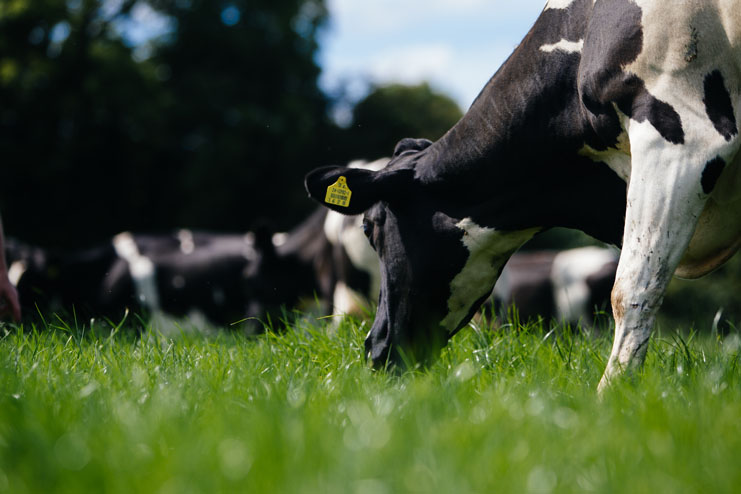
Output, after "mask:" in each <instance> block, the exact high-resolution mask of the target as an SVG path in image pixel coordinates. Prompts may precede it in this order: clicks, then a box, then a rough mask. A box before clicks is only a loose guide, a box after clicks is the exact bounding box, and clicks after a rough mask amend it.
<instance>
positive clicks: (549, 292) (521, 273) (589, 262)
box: [493, 247, 618, 325]
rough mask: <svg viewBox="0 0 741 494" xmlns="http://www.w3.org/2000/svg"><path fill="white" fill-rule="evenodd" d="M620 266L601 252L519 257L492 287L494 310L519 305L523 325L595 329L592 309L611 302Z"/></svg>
mask: <svg viewBox="0 0 741 494" xmlns="http://www.w3.org/2000/svg"><path fill="white" fill-rule="evenodd" d="M617 261H618V254H617V252H616V251H614V250H612V249H604V248H600V247H581V248H577V249H569V250H564V251H560V252H559V251H533V252H518V253H515V254H513V255H512V257H511V258H510V259H509V261H508V262H507V264H506V265H505V266H504V269H503V270H502V274H501V276H499V279H498V280H497V283H496V285H494V293H493V295H494V303H495V306H497V307H504V308H508V307H509V306H510V305H515V306H516V307H517V310H518V314H519V317H520V319H521V320H527V319H531V318H537V317H542V318H544V319H551V318H555V319H557V320H559V321H564V322H568V323H571V324H577V323H583V324H587V325H589V324H592V323H593V322H594V309H595V308H597V309H602V308H604V307H605V306H606V305H607V304H608V303H609V301H610V290H611V289H612V285H613V283H614V282H615V270H616V269H617Z"/></svg>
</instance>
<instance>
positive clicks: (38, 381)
mask: <svg viewBox="0 0 741 494" xmlns="http://www.w3.org/2000/svg"><path fill="white" fill-rule="evenodd" d="M325 324H326V321H322V322H316V321H315V322H308V321H306V320H303V321H298V322H297V323H296V324H295V327H294V328H292V329H290V330H288V331H284V332H281V333H268V334H266V335H264V336H261V337H258V338H247V337H243V336H238V335H234V334H230V333H226V332H217V333H215V334H210V335H199V334H193V333H191V332H187V331H182V332H179V333H178V334H175V335H171V336H163V335H161V334H159V333H157V332H154V331H152V332H147V333H145V334H144V335H143V336H142V337H141V338H137V337H136V336H134V335H133V334H132V333H133V332H127V331H125V330H117V331H109V330H105V329H102V327H100V328H98V329H96V330H94V331H89V330H87V331H85V330H83V329H75V328H70V327H68V326H66V325H64V324H56V325H54V324H49V325H48V327H47V328H46V329H44V330H43V331H37V330H35V329H33V328H32V329H31V330H28V329H26V330H11V331H8V332H6V334H5V336H4V337H3V338H2V340H1V341H0V492H12V493H25V492H44V493H46V492H59V493H80V492H96V493H97V492H106V493H122V494H123V493H126V494H130V493H132V492H142V493H163V494H166V493H177V494H187V493H201V492H203V493H206V492H208V493H214V492H256V493H272V492H281V493H284V492H301V493H323V494H325V493H360V494H384V493H397V492H424V493H432V492H451V493H468V492H480V493H489V492H512V493H525V492H565V493H566V492H568V493H570V492H598V493H609V492H630V493H641V492H647V493H652V494H656V493H663V492H672V493H681V492H738V489H739V486H740V485H741V468H739V458H741V363H740V362H739V349H740V347H741V339H740V338H739V335H738V333H732V334H731V335H729V336H727V337H725V338H724V339H721V338H719V337H717V336H710V335H707V336H703V337H700V336H696V335H695V336H680V335H678V334H663V335H661V334H659V335H655V336H654V338H653V340H652V344H651V347H650V349H649V352H648V358H647V361H646V366H645V368H644V370H643V372H642V373H641V374H640V375H638V376H634V377H633V378H630V379H625V380H622V381H620V382H617V383H615V386H614V387H613V388H612V389H611V390H610V392H609V393H607V394H606V395H605V396H604V397H603V398H602V399H599V398H598V397H597V395H596V392H595V389H596V385H597V382H598V381H599V378H600V375H601V372H602V370H603V367H604V364H605V360H606V356H607V355H608V353H609V349H610V340H611V335H610V334H601V335H600V334H590V333H587V332H583V331H581V330H566V329H564V328H560V327H557V328H555V329H554V330H552V329H551V328H550V327H546V328H543V327H542V326H539V325H531V326H527V327H524V328H519V329H518V330H514V329H513V328H512V327H511V326H513V325H515V326H516V325H517V323H514V324H510V327H505V328H503V329H500V330H492V329H491V328H489V327H488V325H486V324H482V325H480V326H476V327H475V328H468V329H466V330H465V331H463V332H462V333H461V334H460V335H458V336H456V337H455V338H454V339H453V341H452V342H451V344H450V345H449V346H448V348H447V349H446V350H445V351H444V352H443V355H442V358H441V359H440V361H439V362H437V363H436V364H434V365H433V366H432V367H431V368H430V369H427V370H424V371H422V370H418V371H413V372H407V373H404V374H402V375H397V374H392V373H378V372H372V371H370V370H368V368H367V367H366V366H365V364H364V362H363V360H362V356H361V355H362V348H363V337H364V335H365V333H366V332H367V329H368V327H367V324H368V323H367V322H366V323H360V322H358V321H346V322H343V323H341V324H340V326H339V328H337V329H336V330H335V331H330V330H328V329H327V328H326V327H324V325H325ZM481 326H483V328H482V327H481Z"/></svg>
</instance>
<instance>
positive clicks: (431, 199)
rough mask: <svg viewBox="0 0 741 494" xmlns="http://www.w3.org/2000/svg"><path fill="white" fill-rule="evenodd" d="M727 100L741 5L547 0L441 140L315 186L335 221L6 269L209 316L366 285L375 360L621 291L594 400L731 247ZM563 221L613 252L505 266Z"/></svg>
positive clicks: (120, 247)
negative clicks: (668, 295) (480, 317)
mask: <svg viewBox="0 0 741 494" xmlns="http://www.w3.org/2000/svg"><path fill="white" fill-rule="evenodd" d="M739 107H741V2H740V1H739V0H697V1H693V2H679V3H676V4H674V3H670V2H662V1H658V0H598V1H595V0H548V1H547V3H546V6H545V8H544V10H543V12H542V13H541V15H540V17H539V18H538V19H537V21H536V22H535V24H534V26H533V27H532V29H531V30H530V32H529V33H528V34H527V35H526V37H525V38H524V40H523V41H522V43H520V45H518V46H517V48H516V49H515V51H514V52H513V54H512V55H511V56H510V57H509V59H508V60H507V61H506V62H505V63H504V64H503V65H502V67H501V68H500V69H499V70H498V71H497V72H496V73H495V74H494V76H493V77H492V78H491V80H490V81H489V82H488V84H487V85H486V86H485V87H484V89H483V90H482V92H481V93H480V95H479V96H478V97H477V99H476V100H475V101H474V103H473V104H472V106H471V108H470V109H469V110H468V112H467V113H466V114H465V115H464V117H463V118H462V119H461V120H460V121H459V122H458V123H457V124H456V125H455V126H454V127H453V128H452V129H450V130H449V131H448V132H447V133H446V134H445V135H444V136H443V137H442V138H440V139H439V140H438V141H437V142H434V143H433V142H430V141H427V140H424V139H403V140H402V141H401V142H399V144H398V145H397V146H396V149H395V150H394V153H393V155H392V157H391V159H390V161H389V162H388V163H387V164H386V166H384V167H383V168H381V169H380V170H379V169H368V167H324V168H320V169H317V170H314V171H313V172H311V173H309V174H308V175H307V176H306V178H305V187H306V190H307V191H308V193H309V195H310V197H312V198H313V199H315V200H316V201H317V202H318V203H320V204H322V205H323V206H325V207H327V208H329V209H331V210H333V211H334V213H326V212H324V211H323V210H319V211H317V212H315V213H314V214H312V215H311V216H310V217H309V218H308V219H307V220H306V222H305V223H303V224H302V225H299V226H298V227H297V228H296V229H294V230H293V231H291V232H289V233H287V234H285V235H271V234H270V233H269V232H267V231H265V230H264V229H260V230H258V231H255V232H253V233H251V234H247V235H211V234H204V233H192V232H187V231H181V232H179V233H178V234H176V235H174V236H164V237H153V236H144V235H132V234H120V235H118V236H116V237H115V238H114V239H112V241H111V242H109V243H107V244H105V245H102V246H99V247H97V248H94V249H91V250H88V251H84V252H78V253H74V254H66V255H62V254H58V253H49V252H44V251H42V250H40V249H34V248H24V247H20V246H16V247H14V248H12V249H10V255H11V257H12V259H11V262H12V263H13V268H12V269H14V274H15V279H16V281H17V282H18V287H19V289H20V290H21V294H22V296H24V297H25V298H26V301H28V300H32V299H33V297H35V296H37V294H38V296H42V295H43V296H44V297H46V298H47V300H48V301H50V302H51V301H53V300H54V299H55V298H59V300H60V302H61V303H62V304H68V305H69V304H80V303H81V302H84V303H87V304H91V305H98V308H97V309H99V310H101V311H102V310H106V311H113V312H112V314H113V315H114V316H115V312H116V311H120V310H121V307H123V306H126V305H128V304H132V303H136V304H139V305H140V306H144V307H147V308H148V309H149V310H152V311H155V310H161V311H167V312H171V313H173V314H186V313H188V312H189V311H192V310H200V311H203V312H204V313H205V314H206V315H207V316H208V317H210V318H212V319H213V320H214V321H215V322H220V323H223V322H229V321H231V320H232V319H240V318H243V317H244V316H248V317H258V318H261V317H265V315H266V314H270V313H271V311H273V310H275V308H276V307H278V306H280V305H282V304H285V305H287V306H293V305H294V304H296V303H297V302H298V301H299V300H300V299H301V298H302V297H306V296H309V297H311V296H312V294H315V293H316V294H317V295H318V296H319V298H320V300H322V301H323V303H324V304H325V311H327V312H331V311H334V310H339V311H347V310H350V302H352V301H353V300H355V299H356V298H357V296H356V295H354V294H355V293H360V294H362V295H364V296H373V292H375V291H378V298H377V300H378V307H377V310H376V314H375V320H374V323H373V325H372V327H371V331H370V332H369V334H368V336H367V338H366V341H365V350H366V356H367V357H368V359H369V360H370V361H371V362H372V363H373V364H374V365H376V366H378V367H382V366H385V365H387V364H388V363H389V362H400V361H401V356H402V354H403V355H405V356H410V355H411V356H412V357H413V358H417V359H420V360H423V359H427V358H429V357H434V355H435V354H436V352H437V351H439V349H440V348H442V347H443V346H444V345H445V344H446V342H447V341H448V339H449V338H451V337H452V336H453V335H454V334H455V333H456V332H457V331H459V330H460V329H461V328H463V327H464V326H465V325H466V324H467V323H468V322H469V321H470V319H471V318H472V317H473V316H474V314H475V313H476V312H477V311H478V310H479V308H480V307H481V305H482V303H484V302H485V301H486V300H487V299H488V298H489V297H490V295H491V294H492V292H494V293H495V294H496V295H498V296H499V297H500V298H502V299H504V301H505V302H509V301H511V300H516V301H517V302H518V303H520V304H521V310H523V311H524V312H527V311H528V310H530V309H525V302H524V301H525V297H530V298H531V299H532V300H533V301H535V300H538V299H542V300H544V301H546V302H544V303H545V304H546V305H547V307H546V305H544V306H542V308H541V307H539V308H537V309H533V311H534V312H538V313H541V314H546V313H548V311H549V310H550V311H551V313H552V314H555V315H556V316H557V317H564V318H571V317H576V316H578V315H579V314H582V316H581V317H586V316H584V314H585V312H584V311H585V308H586V310H587V311H588V310H589V308H590V307H592V306H593V305H594V303H593V301H592V300H589V297H596V298H601V297H607V294H606V293H602V292H601V291H600V290H606V291H607V292H609V289H608V288H609V286H610V285H612V283H611V281H612V279H613V278H614V280H615V281H614V286H613V288H612V292H611V305H612V311H613V314H614V318H615V338H614V340H613V347H612V352H611V354H610V357H609V360H608V362H607V366H606V369H605V373H604V375H603V378H602V380H601V382H600V389H602V388H604V387H605V386H606V385H607V384H608V383H609V381H610V379H611V378H612V377H613V376H616V375H619V374H620V373H622V372H623V371H625V370H626V369H629V368H637V367H640V366H641V365H642V363H643V361H644V359H645V355H646V350H647V348H648V341H649V337H650V333H651V329H652V327H653V325H654V321H655V319H656V314H657V311H658V309H659V306H660V305H661V303H662V300H663V296H664V293H665V291H666V287H667V284H668V282H669V280H670V278H671V277H672V275H673V274H675V273H676V274H678V275H681V276H684V277H688V278H695V277H699V276H702V275H704V274H706V273H708V272H710V271H712V270H713V269H715V268H716V267H718V266H720V265H721V264H723V263H724V262H725V261H726V260H728V259H729V258H730V257H731V256H732V255H733V254H734V253H735V252H736V251H737V250H738V249H739V247H740V246H741V214H739V210H740V209H741V154H739V153H738V151H739V147H741V138H739V131H738V128H739V125H741V121H739V119H738V115H739V111H738V110H739ZM337 213H340V214H342V215H346V216H347V217H346V218H343V217H340V216H335V215H336V214H337ZM557 226H560V227H567V228H574V229H579V230H582V231H584V232H586V233H588V234H590V235H592V236H593V237H595V238H597V239H599V240H602V241H604V242H606V243H608V244H614V245H618V246H621V253H620V255H619V259H618V256H617V255H616V254H615V253H613V252H611V251H609V250H607V251H605V250H589V251H582V252H579V253H567V254H556V255H553V254H527V255H522V256H520V255H518V254H515V252H516V251H517V250H518V249H519V248H520V247H521V246H522V245H523V244H525V243H526V242H527V241H528V240H529V239H530V238H532V237H533V236H535V235H536V234H537V233H539V232H541V231H544V230H547V229H549V228H551V227H557ZM358 232H362V233H363V234H364V235H361V234H360V233H358ZM363 236H365V237H367V241H365V240H364V239H363ZM358 240H361V241H360V242H359V241H358ZM369 245H370V248H372V249H373V250H375V254H372V253H370V251H369V250H368V248H369V247H368V246H369ZM592 255H594V259H593V260H591V261H590V262H589V263H588V265H578V266H577V267H575V268H574V267H568V265H569V262H568V261H569V259H573V258H576V259H581V260H585V259H587V258H588V257H589V256H592ZM508 261H509V263H508ZM616 265H617V268H616V267H615V266H616ZM564 266H566V267H564ZM498 280H499V284H498V285H497V286H496V288H495V283H497V281H498ZM543 282H545V283H546V285H547V286H546V285H542V284H540V283H543ZM561 282H565V285H561V284H560V283H561ZM24 294H25V295H24ZM577 298H579V300H580V301H579V302H578V303H576V304H572V300H576V299H577ZM528 303H530V301H529V300H528ZM533 303H534V302H533ZM533 307H535V305H533Z"/></svg>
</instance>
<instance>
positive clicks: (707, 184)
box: [700, 156, 726, 194]
mask: <svg viewBox="0 0 741 494" xmlns="http://www.w3.org/2000/svg"><path fill="white" fill-rule="evenodd" d="M725 166H726V162H725V161H723V159H722V158H721V157H720V156H718V157H716V158H715V159H712V160H710V161H708V162H707V163H706V164H705V169H704V170H703V171H702V179H701V180H700V183H701V184H702V191H703V192H705V193H706V194H710V193H711V192H712V191H713V189H714V188H715V184H716V183H718V179H719V178H720V174H721V173H723V168H725Z"/></svg>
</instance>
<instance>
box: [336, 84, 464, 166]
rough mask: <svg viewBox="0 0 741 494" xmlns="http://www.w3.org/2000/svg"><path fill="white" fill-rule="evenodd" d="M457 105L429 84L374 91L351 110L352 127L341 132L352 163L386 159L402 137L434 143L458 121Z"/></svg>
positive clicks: (379, 87) (459, 114) (376, 88)
mask: <svg viewBox="0 0 741 494" xmlns="http://www.w3.org/2000/svg"><path fill="white" fill-rule="evenodd" d="M462 115H463V114H462V112H461V110H460V108H459V107H458V105H457V104H456V103H455V102H454V101H453V100H452V99H450V98H449V97H448V96H445V95H443V94H441V93H438V92H436V91H434V90H433V89H432V88H431V87H430V86H429V84H427V83H422V84H419V85H416V86H406V85H401V84H392V85H388V86H378V87H375V88H374V89H373V90H371V92H370V93H369V94H368V96H366V97H365V98H364V99H363V100H361V101H360V102H358V104H357V105H356V106H355V108H354V109H353V117H352V124H351V125H350V127H349V128H348V129H347V130H345V131H343V132H341V133H344V134H346V135H345V136H344V138H343V139H342V141H343V142H346V143H347V147H346V148H345V150H344V152H345V153H346V154H348V155H350V156H349V158H351V159H355V158H365V159H376V158H379V157H381V156H388V155H390V154H391V152H392V151H393V150H394V146H395V145H396V143H397V142H398V141H399V140H401V139H402V138H404V137H424V138H427V139H430V140H433V141H434V140H437V139H439V138H440V137H442V135H443V134H445V132H447V131H448V129H450V128H451V127H452V126H453V125H455V123H456V122H457V121H458V120H459V119H460V118H461V116H462Z"/></svg>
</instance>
